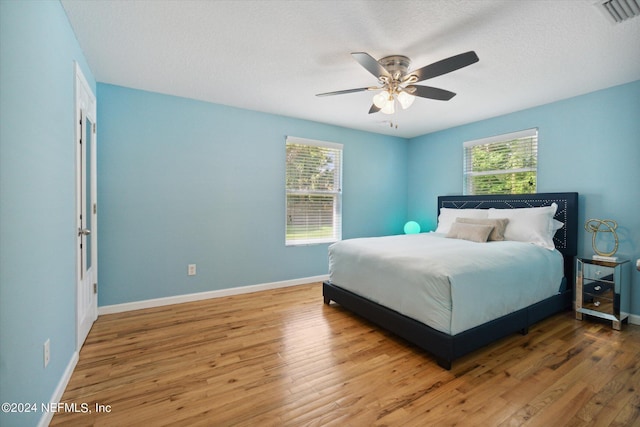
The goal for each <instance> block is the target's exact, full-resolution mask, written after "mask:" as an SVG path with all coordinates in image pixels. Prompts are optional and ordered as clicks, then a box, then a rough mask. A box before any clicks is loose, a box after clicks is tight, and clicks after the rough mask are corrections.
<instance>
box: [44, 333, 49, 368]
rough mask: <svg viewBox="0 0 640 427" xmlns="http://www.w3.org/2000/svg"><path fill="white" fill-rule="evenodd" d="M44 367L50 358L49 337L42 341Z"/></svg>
mask: <svg viewBox="0 0 640 427" xmlns="http://www.w3.org/2000/svg"><path fill="white" fill-rule="evenodd" d="M43 355H44V367H45V368H46V367H47V365H48V364H49V359H51V342H50V340H49V338H47V340H46V341H45V342H44V354H43Z"/></svg>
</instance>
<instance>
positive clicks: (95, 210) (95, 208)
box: [93, 203, 98, 215]
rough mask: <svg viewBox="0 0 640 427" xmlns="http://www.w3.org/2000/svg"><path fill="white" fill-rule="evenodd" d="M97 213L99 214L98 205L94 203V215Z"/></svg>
mask: <svg viewBox="0 0 640 427" xmlns="http://www.w3.org/2000/svg"><path fill="white" fill-rule="evenodd" d="M97 213H98V204H97V203H94V204H93V214H94V215H95V214H97Z"/></svg>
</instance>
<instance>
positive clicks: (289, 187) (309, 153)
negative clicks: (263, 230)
mask: <svg viewBox="0 0 640 427" xmlns="http://www.w3.org/2000/svg"><path fill="white" fill-rule="evenodd" d="M286 146H287V176H286V192H287V219H286V221H287V222H286V244H287V245H308V244H312V243H328V242H335V241H338V240H340V239H341V238H342V207H341V206H342V144H336V143H332V142H324V141H313V140H309V139H302V138H295V137H290V136H289V137H287V141H286Z"/></svg>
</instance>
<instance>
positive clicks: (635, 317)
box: [629, 314, 640, 325]
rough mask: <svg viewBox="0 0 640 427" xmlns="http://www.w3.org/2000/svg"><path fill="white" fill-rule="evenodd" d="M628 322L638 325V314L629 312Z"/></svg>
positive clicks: (639, 322)
mask: <svg viewBox="0 0 640 427" xmlns="http://www.w3.org/2000/svg"><path fill="white" fill-rule="evenodd" d="M629 323H630V324H632V325H640V316H638V315H637V314H630V315H629Z"/></svg>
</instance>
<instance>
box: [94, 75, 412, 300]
mask: <svg viewBox="0 0 640 427" xmlns="http://www.w3.org/2000/svg"><path fill="white" fill-rule="evenodd" d="M98 128H99V135H98V206H99V213H98V221H99V224H100V239H99V243H98V244H99V248H98V254H99V255H98V256H99V265H100V273H99V293H98V295H99V299H98V304H99V305H100V306H104V305H111V304H118V303H125V302H132V301H139V300H145V299H151V298H159V297H167V296H173V295H180V294H187V293H194V292H203V291H210V290H217V289H224V288H230V287H236V286H243V285H253V284H261V283H270V282H276V281H283V280H289V279H298V278H303V277H310V276H316V275H321V274H326V273H327V267H328V260H327V246H328V245H313V246H302V247H285V244H284V241H285V190H284V175H285V136H286V135H292V136H298V137H303V138H310V139H319V140H326V141H332V142H338V143H342V144H344V166H343V184H344V185H343V237H344V238H350V237H360V236H375V235H384V234H397V233H401V232H402V227H403V224H404V221H405V220H406V212H407V175H406V162H407V141H406V140H405V139H400V138H393V137H389V136H383V135H376V134H370V133H366V132H360V131H355V130H349V129H345V128H338V127H335V126H329V125H325V124H320V123H315V122H310V121H304V120H298V119H292V118H287V117H282V116H275V115H270V114H264V113H258V112H252V111H248V110H242V109H237V108H231V107H225V106H221V105H216V104H211V103H206V102H200V101H194V100H190V99H184V98H178V97H173V96H167V95H161V94H157V93H150V92H144V91H140V90H134V89H127V88H123V87H119V86H112V85H106V84H99V85H98ZM190 263H195V264H196V265H197V275H196V276H191V277H189V276H187V264H190Z"/></svg>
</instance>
